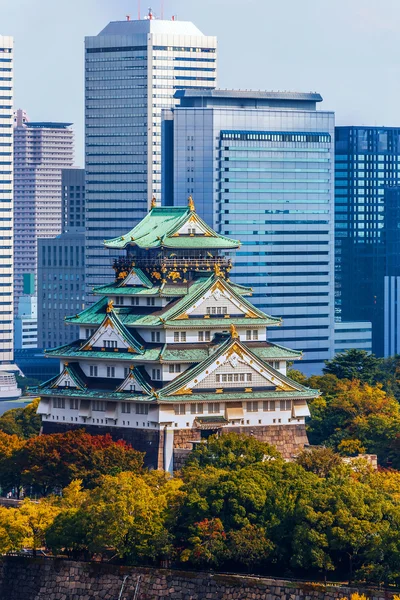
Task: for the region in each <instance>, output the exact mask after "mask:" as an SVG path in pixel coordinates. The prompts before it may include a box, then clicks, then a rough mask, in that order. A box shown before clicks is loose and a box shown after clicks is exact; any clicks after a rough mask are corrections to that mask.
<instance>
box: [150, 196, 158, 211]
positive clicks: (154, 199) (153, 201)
mask: <svg viewBox="0 0 400 600" xmlns="http://www.w3.org/2000/svg"><path fill="white" fill-rule="evenodd" d="M156 207H157V200H156V197H155V196H153V197H152V199H151V208H156Z"/></svg>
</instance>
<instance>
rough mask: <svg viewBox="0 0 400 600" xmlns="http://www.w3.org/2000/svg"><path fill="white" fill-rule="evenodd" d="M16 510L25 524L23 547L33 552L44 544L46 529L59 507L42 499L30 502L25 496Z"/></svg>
mask: <svg viewBox="0 0 400 600" xmlns="http://www.w3.org/2000/svg"><path fill="white" fill-rule="evenodd" d="M18 511H19V518H20V520H21V521H22V522H23V523H24V526H25V538H24V547H28V548H32V550H33V552H34V554H35V553H36V550H38V549H39V548H42V547H44V546H45V545H46V542H45V534H46V530H47V529H48V527H49V526H50V525H51V524H52V523H53V521H54V519H55V518H56V516H57V515H58V513H59V512H60V509H59V508H58V507H57V506H56V505H55V504H54V503H49V502H46V501H45V500H44V499H42V500H40V501H39V502H32V500H29V498H26V499H25V500H24V501H23V503H22V505H21V507H20V508H19V509H18Z"/></svg>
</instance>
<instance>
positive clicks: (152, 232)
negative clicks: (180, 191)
mask: <svg viewBox="0 0 400 600" xmlns="http://www.w3.org/2000/svg"><path fill="white" fill-rule="evenodd" d="M193 215H194V216H195V218H196V220H197V221H198V222H199V223H200V224H201V226H202V227H203V228H204V229H205V230H206V231H207V233H208V235H207V236H203V235H195V236H193V237H191V236H179V237H173V236H174V234H175V233H176V232H177V231H178V230H179V229H180V228H181V227H182V226H183V225H184V224H185V223H186V222H187V221H188V220H189V219H190V218H191V217H192V216H193ZM104 244H105V246H106V247H107V248H120V249H122V248H126V246H128V245H132V246H134V245H136V246H138V247H139V248H159V247H161V246H165V247H167V248H207V249H211V248H221V249H229V248H238V247H239V246H240V242H238V241H237V240H231V239H230V238H227V237H225V236H223V235H219V234H217V233H216V232H215V231H214V230H213V229H211V227H209V226H208V225H207V224H206V223H205V222H204V221H203V220H202V219H201V218H200V217H199V216H198V215H197V214H196V213H194V212H193V211H191V210H190V208H185V207H176V206H174V207H163V208H158V207H157V208H152V209H151V211H150V212H149V213H148V214H147V215H146V216H145V218H144V219H142V220H141V221H140V223H138V224H137V225H136V227H134V228H133V229H131V231H129V232H128V233H127V234H126V235H123V236H120V237H117V238H114V239H112V240H105V242H104Z"/></svg>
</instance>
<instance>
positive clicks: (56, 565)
mask: <svg viewBox="0 0 400 600" xmlns="http://www.w3.org/2000/svg"><path fill="white" fill-rule="evenodd" d="M124 580H125V584H124ZM123 584H124V588H123V591H122V594H121V597H120V598H121V600H133V599H134V598H135V600H163V599H171V600H206V599H210V600H211V599H212V600H337V599H339V598H343V597H347V598H350V596H351V594H352V593H354V592H357V591H358V592H360V593H361V592H363V590H359V589H355V588H347V587H340V586H333V585H328V586H326V587H325V586H324V585H323V584H321V583H305V582H295V581H284V580H278V579H262V578H255V577H246V576H238V575H222V574H208V573H194V572H186V571H170V570H166V569H146V568H131V567H118V566H115V565H109V564H104V563H79V562H72V561H65V560H50V559H39V558H37V559H36V558H19V557H6V558H5V557H3V559H2V560H1V559H0V598H1V600H94V599H102V600H118V598H119V595H120V593H121V587H122V585H123ZM364 593H365V594H366V595H367V597H368V598H369V599H370V600H391V599H392V598H393V593H391V592H384V591H378V590H367V591H365V590H364ZM135 594H136V595H135Z"/></svg>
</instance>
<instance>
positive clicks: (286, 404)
mask: <svg viewBox="0 0 400 600" xmlns="http://www.w3.org/2000/svg"><path fill="white" fill-rule="evenodd" d="M281 410H292V401H291V400H281Z"/></svg>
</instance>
